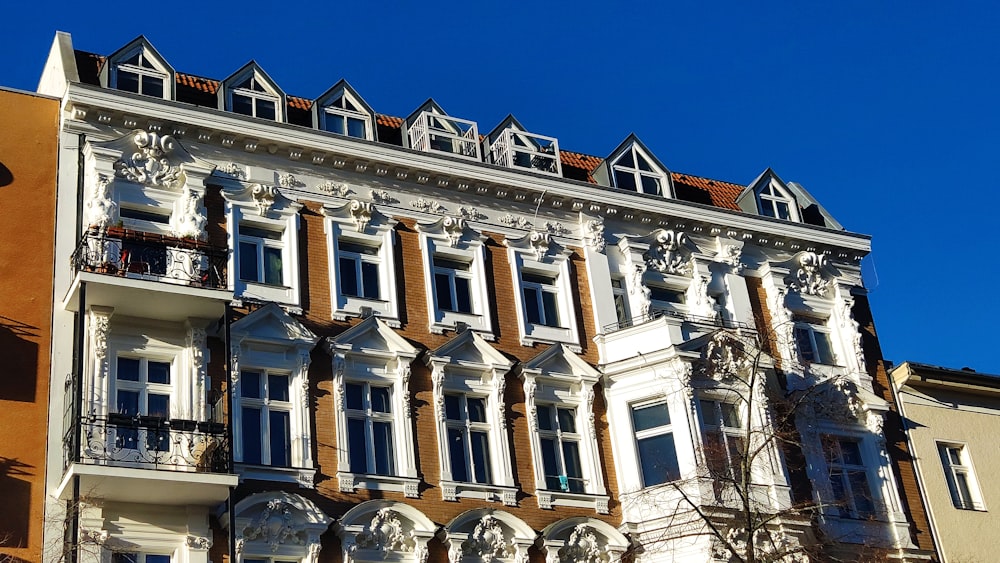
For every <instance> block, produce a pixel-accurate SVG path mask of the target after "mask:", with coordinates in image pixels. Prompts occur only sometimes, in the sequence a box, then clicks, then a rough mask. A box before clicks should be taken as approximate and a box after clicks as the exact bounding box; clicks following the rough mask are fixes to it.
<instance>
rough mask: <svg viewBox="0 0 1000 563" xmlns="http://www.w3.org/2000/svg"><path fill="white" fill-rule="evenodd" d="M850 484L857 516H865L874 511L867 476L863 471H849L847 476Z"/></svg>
mask: <svg viewBox="0 0 1000 563" xmlns="http://www.w3.org/2000/svg"><path fill="white" fill-rule="evenodd" d="M847 476H848V479H850V482H851V493H852V495H853V496H854V508H855V510H857V511H858V515H859V516H865V515H868V514H871V513H872V512H874V511H875V503H874V502H873V500H872V494H871V490H870V489H869V488H868V476H867V475H866V474H865V472H864V471H851V472H849V473H848V474H847Z"/></svg>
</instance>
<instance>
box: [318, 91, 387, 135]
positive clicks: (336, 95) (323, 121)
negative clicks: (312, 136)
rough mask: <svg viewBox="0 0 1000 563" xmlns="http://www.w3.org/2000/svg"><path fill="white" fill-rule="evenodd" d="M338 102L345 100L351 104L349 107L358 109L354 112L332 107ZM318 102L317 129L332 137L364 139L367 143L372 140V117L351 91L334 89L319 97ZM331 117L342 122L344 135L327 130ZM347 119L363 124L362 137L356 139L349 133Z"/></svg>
mask: <svg viewBox="0 0 1000 563" xmlns="http://www.w3.org/2000/svg"><path fill="white" fill-rule="evenodd" d="M338 100H347V101H348V102H350V103H351V105H353V106H354V107H356V108H359V109H358V110H356V111H355V110H350V109H347V108H343V107H337V106H335V105H334V102H336V101H338ZM319 101H320V103H321V105H320V107H319V108H318V110H319V111H318V115H317V117H318V121H319V123H317V125H318V128H319V129H321V130H323V131H326V132H327V133H333V134H334V135H340V136H343V137H351V138H354V139H366V140H369V141H371V140H374V128H373V125H374V123H373V122H374V119H373V116H372V115H371V114H369V113H368V112H367V111H366V108H367V106H366V104H365V103H363V102H362V101H361V100H360V99H359V98H358V97H357V96H355V95H354V94H353V93H351V91H350V90H348V88H347V87H346V86H341V87H340V88H336V89H335V90H334V91H332V92H330V93H329V94H327V95H324V96H321V97H320V100H319ZM331 117H332V118H336V119H341V120H343V122H344V133H337V132H336V131H332V130H330V129H329V127H328V125H329V120H330V119H331ZM348 119H357V120H358V121H361V122H362V123H363V124H364V128H365V130H364V134H363V135H362V136H360V137H358V136H357V135H351V134H350V133H349V131H350V128H349V127H348V123H347V120H348Z"/></svg>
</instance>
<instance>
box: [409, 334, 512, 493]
mask: <svg viewBox="0 0 1000 563" xmlns="http://www.w3.org/2000/svg"><path fill="white" fill-rule="evenodd" d="M473 349H474V350H475V351H474V352H472V353H469V352H470V351H472V350H473ZM426 362H427V364H428V365H429V366H431V370H432V374H431V379H432V381H433V391H434V405H435V409H434V410H435V418H436V421H437V432H438V461H439V462H440V467H441V483H440V485H441V494H442V496H443V497H444V500H446V501H454V500H457V499H459V498H466V497H467V498H477V499H482V500H494V501H501V502H503V503H504V504H505V505H507V506H516V505H517V488H516V486H515V483H514V477H513V469H512V465H511V455H510V441H509V438H508V430H507V423H506V419H505V416H506V415H505V410H504V407H505V404H504V389H505V385H506V382H505V379H504V377H505V375H506V373H507V372H508V371H509V370H510V368H511V367H513V364H511V363H510V361H509V360H508V359H507V358H506V357H505V356H503V355H502V354H500V352H498V351H497V350H496V349H495V348H493V347H492V346H490V345H489V344H488V343H487V342H486V341H485V340H484V339H483V337H482V336H480V335H479V334H478V333H476V332H475V331H471V330H465V331H462V332H461V333H459V334H458V335H457V336H455V337H454V338H452V339H451V340H450V341H449V342H448V343H446V344H445V345H444V346H442V347H440V348H438V349H437V350H434V351H432V352H430V353H429V354H428V355H427V356H426ZM445 395H458V396H467V397H469V396H471V397H476V398H481V399H483V400H484V401H485V415H486V421H485V422H482V423H478V422H477V423H475V427H476V428H478V429H481V430H486V431H487V432H488V440H489V447H490V452H489V453H490V468H491V473H492V474H491V475H490V479H489V481H490V483H476V482H469V481H457V480H455V479H454V477H453V475H454V472H453V470H452V460H451V453H450V448H449V447H448V446H449V438H448V430H449V428H451V427H452V426H453V425H455V424H458V423H461V422H462V421H458V420H449V419H448V418H447V416H446V413H445ZM469 428H472V426H471V425H470V426H469ZM468 448H471V445H470V446H468ZM468 448H467V449H468ZM469 451H470V452H471V449H470V450H469ZM469 465H470V467H469V471H472V468H471V463H470V464H469ZM469 477H470V479H471V478H473V477H472V475H471V474H470V475H469Z"/></svg>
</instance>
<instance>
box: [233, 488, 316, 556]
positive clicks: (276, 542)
mask: <svg viewBox="0 0 1000 563" xmlns="http://www.w3.org/2000/svg"><path fill="white" fill-rule="evenodd" d="M243 539H244V540H246V541H253V540H262V541H264V542H266V543H267V544H268V545H269V546H271V551H277V550H278V547H279V546H280V545H281V544H283V543H289V540H290V543H295V544H300V545H301V544H303V543H304V542H303V541H302V538H300V537H299V530H296V529H295V528H294V527H293V526H292V509H291V507H289V506H288V504H287V503H285V502H284V501H282V500H279V499H273V500H270V501H268V503H267V506H266V507H265V508H264V510H262V511H261V512H260V514H258V515H257V517H256V518H254V519H253V521H252V522H251V523H250V525H249V526H247V527H245V528H243Z"/></svg>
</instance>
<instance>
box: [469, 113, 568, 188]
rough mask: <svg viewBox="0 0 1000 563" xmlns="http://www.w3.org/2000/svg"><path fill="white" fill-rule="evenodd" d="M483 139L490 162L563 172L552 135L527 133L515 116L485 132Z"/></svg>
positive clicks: (508, 166) (557, 173)
mask: <svg viewBox="0 0 1000 563" xmlns="http://www.w3.org/2000/svg"><path fill="white" fill-rule="evenodd" d="M486 142H487V144H488V146H489V152H488V154H487V160H488V161H489V162H490V163H491V164H496V165H498V166H506V167H507V168H523V169H527V170H533V171H536V172H544V173H546V174H554V175H557V176H559V175H562V167H561V164H560V162H559V142H558V141H557V140H556V139H554V138H552V137H546V136H545V135H537V134H535V133H528V132H527V131H525V130H524V129H523V128H522V127H521V126H520V123H518V122H517V120H516V119H514V116H510V117H508V118H507V119H506V120H504V122H503V123H501V124H500V126H499V127H497V128H496V129H494V130H493V131H492V132H491V133H490V134H489V135H487V140H486Z"/></svg>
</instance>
